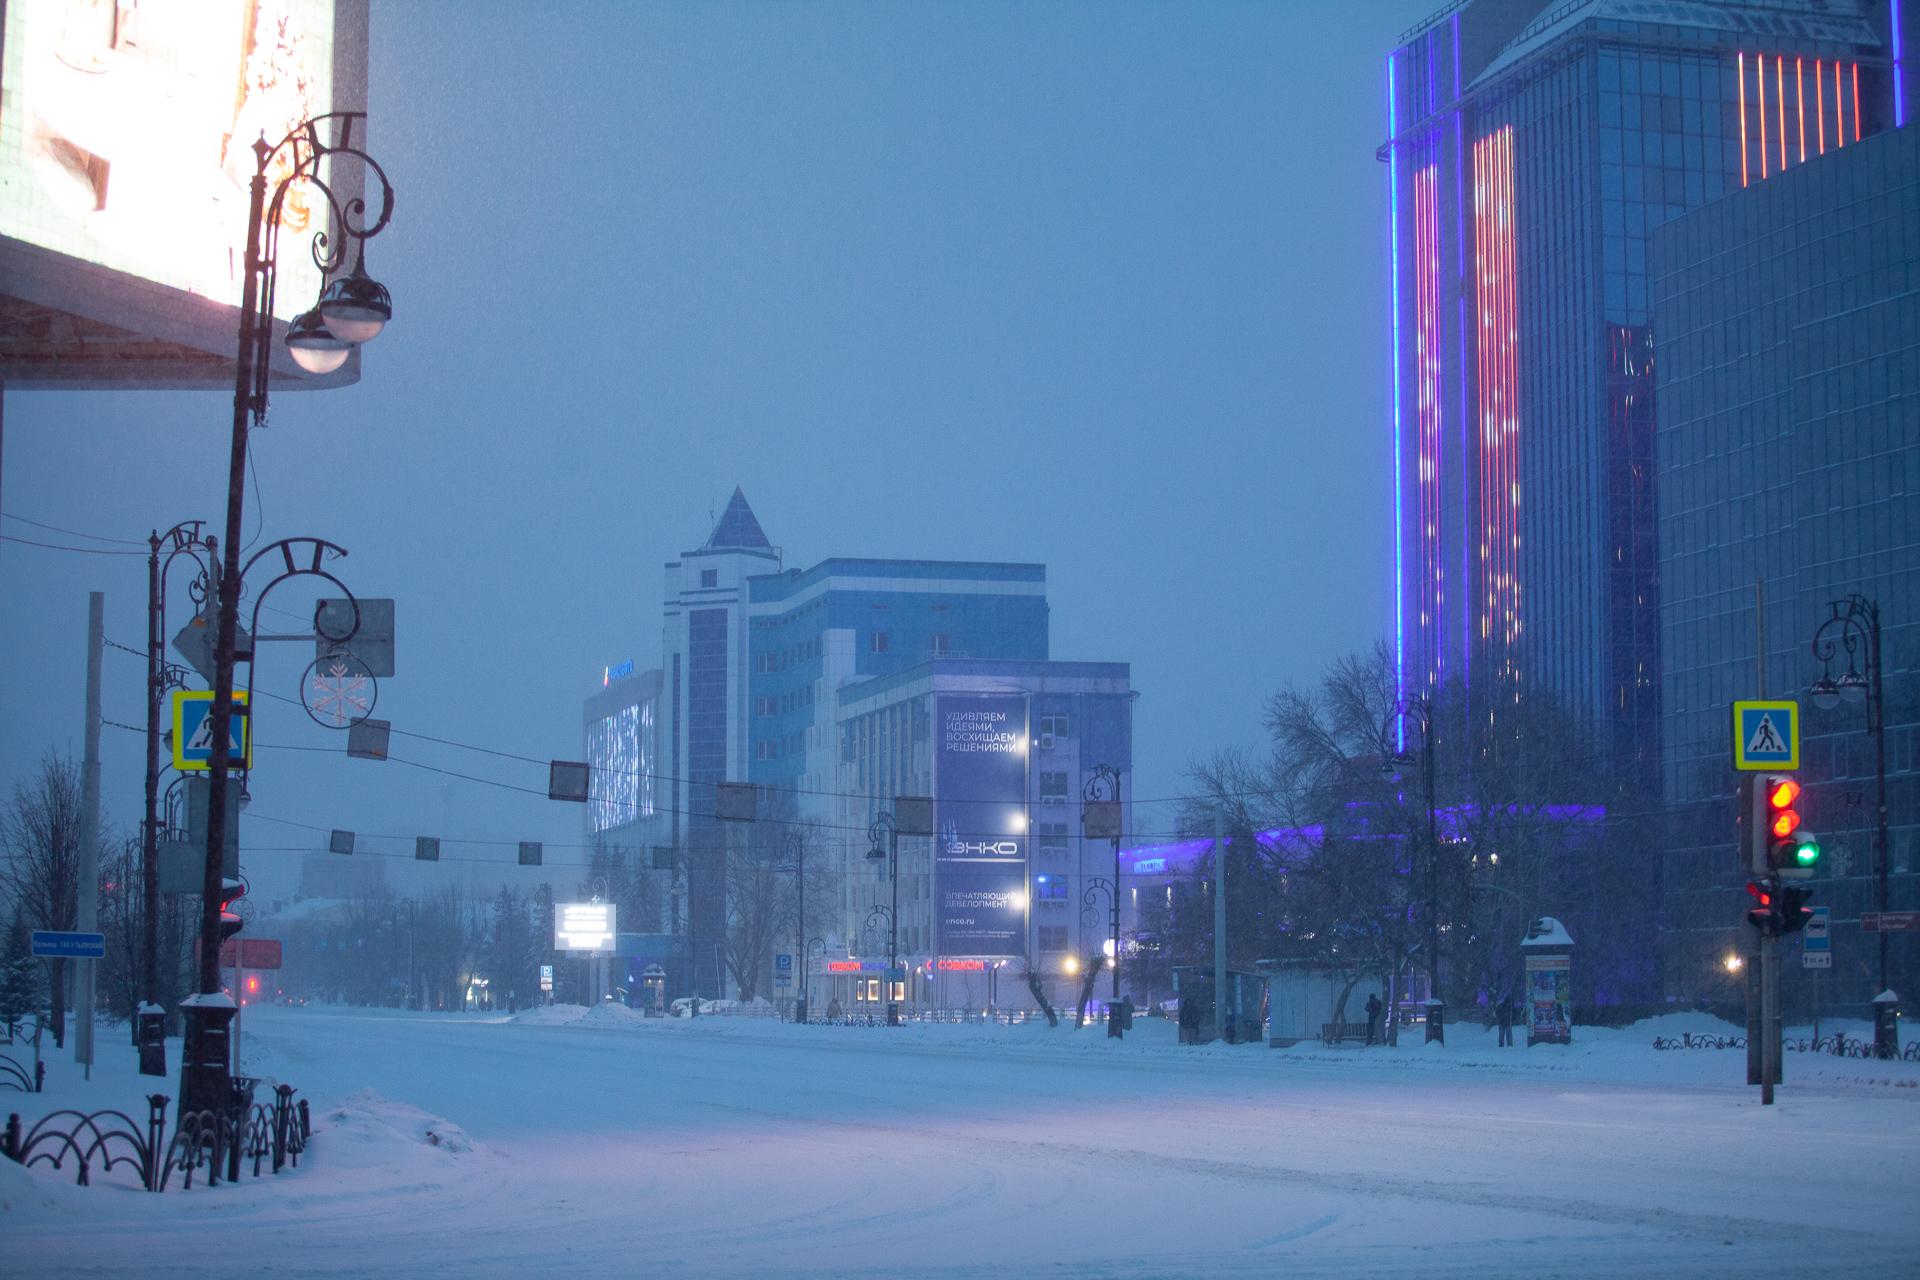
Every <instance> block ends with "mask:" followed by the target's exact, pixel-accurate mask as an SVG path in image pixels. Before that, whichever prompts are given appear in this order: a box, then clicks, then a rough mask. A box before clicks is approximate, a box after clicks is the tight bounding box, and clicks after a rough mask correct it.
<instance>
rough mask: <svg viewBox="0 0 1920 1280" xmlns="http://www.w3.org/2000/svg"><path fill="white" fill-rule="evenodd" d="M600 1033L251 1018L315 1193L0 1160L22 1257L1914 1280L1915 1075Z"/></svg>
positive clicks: (1705, 1058)
mask: <svg viewBox="0 0 1920 1280" xmlns="http://www.w3.org/2000/svg"><path fill="white" fill-rule="evenodd" d="M583 1012H584V1011H582V1010H580V1009H578V1008H577V1007H574V1008H556V1009H550V1010H540V1011H536V1012H534V1013H532V1014H524V1015H521V1017H520V1018H519V1019H518V1020H507V1019H504V1018H502V1019H492V1020H486V1021H481V1020H474V1019H458V1018H446V1017H434V1016H408V1015H404V1014H397V1013H376V1012H364V1011H347V1010H329V1009H310V1008H303V1009H262V1010H249V1011H248V1015H247V1021H248V1030H247V1039H248V1049H247V1051H248V1053H249V1055H250V1065H249V1067H248V1069H249V1071H260V1072H262V1073H264V1074H267V1075H269V1076H276V1077H280V1078H284V1079H285V1080H287V1081H289V1082H291V1083H294V1084H296V1085H298V1086H299V1087H300V1088H301V1089H302V1090H303V1092H305V1093H306V1094H307V1095H308V1096H309V1097H311V1098H312V1099H313V1106H314V1119H315V1127H316V1130H317V1133H316V1136H315V1139H314V1143H313V1146H312V1147H311V1149H310V1150H309V1153H308V1156H307V1157H306V1159H305V1160H304V1161H303V1163H302V1166H301V1168H300V1169H299V1170H298V1171H294V1172H289V1173H286V1174H284V1175H282V1176H281V1177H279V1178H278V1179H273V1178H266V1179H261V1180H259V1181H255V1180H253V1179H251V1178H248V1179H243V1180H242V1182H241V1183H240V1184H239V1185H238V1186H231V1187H221V1188H218V1189H214V1190H211V1191H209V1190H206V1189H204V1188H199V1187H196V1188H195V1189H194V1190H192V1191H190V1192H180V1191H170V1192H168V1193H167V1194H165V1195H161V1196H154V1195H147V1194H144V1193H140V1192H136V1191H132V1190H127V1189H124V1188H123V1187H122V1186H120V1185H113V1186H107V1185H102V1186H96V1187H94V1188H90V1189H79V1188H74V1187H71V1186H69V1185H67V1184H68V1182H69V1181H70V1177H65V1178H56V1176H55V1175H53V1174H52V1173H50V1172H48V1171H47V1170H45V1169H39V1170H36V1171H34V1172H33V1173H32V1174H23V1173H22V1172H21V1171H20V1170H19V1169H17V1168H16V1167H15V1166H12V1165H0V1199H3V1200H4V1202H5V1212H4V1217H0V1221H4V1223H5V1230H6V1234H7V1236H8V1237H9V1240H10V1244H9V1251H10V1257H11V1258H12V1260H13V1265H16V1266H17V1265H19V1264H20V1263H21V1261H22V1260H23V1258H24V1259H25V1260H26V1261H28V1262H30V1264H31V1265H29V1266H24V1267H21V1270H20V1271H19V1272H18V1273H19V1274H35V1275H56V1274H57V1275H94V1274H100V1275H104V1274H127V1273H128V1269H129V1268H130V1267H132V1266H134V1265H135V1264H136V1261H137V1264H138V1270H140V1271H141V1272H142V1273H144V1274H150V1275H185V1274H189V1273H191V1272H193V1271H195V1265H194V1261H193V1258H194V1250H195V1249H196V1248H198V1247H203V1246H205V1245H206V1244H208V1243H210V1242H212V1241H215V1240H217V1241H218V1243H219V1246H220V1247H221V1248H222V1249H223V1250H226V1251H230V1256H233V1257H240V1258H253V1259H262V1260H264V1259H271V1260H272V1263H271V1270H272V1271H273V1272H274V1273H276V1274H288V1275H355V1276H359V1275H365V1276H375V1275H379V1276H389V1275H390V1276H414V1275H423V1274H481V1275H552V1274H560V1273H565V1274H569V1275H608V1276H613V1275H631V1274H648V1275H743V1276H744V1275H765V1276H783V1275H833V1276H840V1277H845V1276H896V1275H916V1276H953V1277H960V1276H982V1275H1037V1274H1046V1275H1057V1276H1068V1277H1080V1276H1088V1277H1091V1276H1169V1277H1172V1276H1188V1275H1202V1274H1204V1275H1220V1276H1255V1275H1262V1276H1265V1275H1276V1274H1290V1275H1333V1274H1341V1275H1409V1276H1411V1275H1420V1276H1436V1275H1437V1276H1448V1275H1469V1274H1477V1275H1489V1274H1495V1275H1619V1274H1624V1273H1637V1274H1687V1275H1727V1276H1735V1275H1747V1276H1751V1275H1804V1274H1806V1272H1807V1269H1808V1267H1809V1266H1810V1265H1811V1264H1812V1262H1813V1259H1811V1258H1810V1257H1809V1256H1808V1254H1807V1246H1806V1242H1807V1240H1808V1239H1809V1238H1814V1237H1810V1236H1809V1235H1808V1234H1807V1233H1809V1232H1814V1231H1818V1232H1819V1235H1818V1237H1817V1238H1819V1239H1822V1240H1823V1241H1824V1242H1825V1243H1823V1244H1822V1245H1821V1247H1820V1250H1819V1257H1820V1261H1821V1263H1823V1264H1831V1263H1844V1264H1846V1265H1849V1266H1866V1267H1872V1268H1875V1269H1876V1272H1877V1274H1883V1275H1893V1274H1914V1273H1915V1271H1916V1269H1920V1226H1916V1223H1915V1220H1914V1216H1913V1213H1912V1206H1913V1200H1912V1196H1913V1187H1914V1186H1915V1185H1916V1175H1920V1105H1916V1104H1920V1088H1915V1087H1914V1086H1915V1085H1916V1084H1920V1067H1917V1066H1916V1065H1915V1064H1911V1063H1891V1064H1888V1063H1869V1062H1859V1061H1838V1060H1829V1059H1809V1058H1807V1057H1805V1056H1804V1055H1798V1054H1792V1055H1789V1057H1788V1062H1787V1064H1786V1070H1787V1083H1786V1084H1785V1085H1784V1086H1783V1087H1782V1089H1781V1091H1780V1096H1781V1101H1780V1104H1779V1105H1778V1106H1776V1107H1774V1108H1772V1109H1770V1110H1766V1109H1762V1108H1761V1107H1760V1106H1759V1105H1758V1100H1757V1091H1756V1090H1751V1089H1746V1088H1744V1087H1741V1086H1740V1085H1739V1081H1738V1078H1737V1077H1738V1073H1739V1072H1740V1070H1741V1056H1740V1055H1739V1054H1738V1053H1735V1052H1725V1051H1718V1052H1716V1051H1705V1052H1691V1053H1689V1052H1674V1053H1655V1052H1653V1051H1652V1050H1651V1048H1650V1047H1649V1044H1650V1041H1651V1039H1652V1036H1653V1034H1655V1031H1654V1030H1649V1029H1648V1028H1650V1027H1654V1026H1655V1025H1656V1024H1643V1025H1642V1026H1641V1027H1639V1028H1635V1029H1633V1030H1631V1031H1617V1032H1608V1031H1592V1032H1587V1033H1585V1035H1584V1037H1583V1042H1582V1043H1579V1044H1576V1045H1575V1046H1573V1047H1572V1048H1571V1049H1562V1048H1549V1047H1546V1046H1542V1047H1540V1048H1538V1049H1534V1050H1524V1049H1522V1050H1506V1051H1499V1050H1495V1049H1494V1048H1492V1041H1491V1037H1489V1036H1485V1035H1483V1034H1482V1033H1481V1032H1479V1031H1478V1029H1470V1028H1454V1029H1453V1031H1454V1036H1455V1041H1456V1042H1455V1044H1454V1045H1451V1046H1449V1047H1448V1048H1447V1049H1445V1050H1428V1049H1425V1048H1414V1047H1405V1046H1403V1047H1402V1048H1400V1049H1398V1050H1385V1049H1376V1050H1370V1051H1361V1050H1345V1051H1329V1050H1322V1049H1318V1048H1308V1047H1298V1048H1295V1049H1292V1050H1283V1051H1276V1050H1270V1049H1267V1048H1264V1047H1240V1048H1230V1047H1227V1046H1209V1047H1207V1048H1205V1049H1200V1050H1192V1049H1188V1050H1181V1049H1179V1048H1177V1047H1176V1046H1175V1045H1174V1044H1173V1043H1172V1035H1171V1032H1172V1028H1171V1026H1169V1025H1168V1024H1165V1023H1161V1022H1157V1021H1151V1020H1149V1021H1145V1022H1143V1023H1142V1024H1141V1030H1140V1031H1138V1032H1136V1033H1135V1034H1134V1035H1133V1036H1131V1037H1130V1038H1129V1039H1128V1040H1127V1041H1126V1042H1125V1043H1124V1044H1114V1043H1112V1042H1109V1041H1108V1040H1106V1039H1105V1038H1104V1037H1103V1036H1102V1035H1101V1034H1100V1033H1098V1032H1097V1031H1094V1030H1091V1029H1090V1030H1087V1031H1083V1032H1078V1033H1076V1032H1074V1031H1072V1030H1071V1029H1070V1028H1068V1027H1064V1026H1063V1027H1062V1028H1060V1029H1058V1030H1055V1031H1051V1032H1049V1031H1047V1030H1046V1029H1044V1027H1018V1028H1004V1027H1000V1028H990V1029H989V1028H978V1027H952V1026H927V1027H922V1026H913V1027H908V1028H905V1029H902V1030H899V1031H895V1032H889V1031H886V1030H883V1029H867V1028H829V1027H810V1028H797V1027H793V1026H788V1025H783V1024H779V1023H772V1022H766V1021H758V1020H746V1019H742V1020H732V1019H722V1018H705V1019H700V1020H698V1021H697V1022H691V1023H689V1022H686V1021H679V1020H668V1021H653V1022H647V1021H643V1020H641V1019H639V1018H638V1017H636V1016H633V1015H631V1014H629V1013H628V1011H626V1010H624V1009H620V1008H614V1007H605V1008H601V1009H598V1010H595V1011H593V1012H592V1013H590V1014H584V1016H582V1015H583ZM561 1019H572V1021H561ZM1668 1023H1671V1024H1672V1026H1671V1027H1669V1026H1667V1025H1666V1024H1668ZM1705 1025H1706V1024H1705V1022H1704V1020H1695V1021H1693V1022H1687V1021H1685V1020H1682V1019H1668V1020H1663V1023H1662V1024H1659V1025H1658V1031H1659V1033H1660V1034H1677V1030H1678V1029H1679V1028H1680V1027H1682V1026H1696V1027H1704V1026H1705ZM103 1042H104V1037H103ZM170 1050H171V1051H177V1044H175V1045H171V1046H170ZM121 1058H130V1055H127V1054H124V1053H120V1054H117V1055H114V1056H113V1057H112V1059H111V1060H110V1062H109V1064H108V1067H107V1069H106V1070H105V1071H104V1072H102V1073H101V1074H100V1075H99V1077H98V1078H97V1079H96V1081H95V1082H94V1083H93V1084H92V1085H90V1086H87V1085H81V1084H80V1083H79V1082H78V1081H77V1080H76V1079H75V1072H74V1071H73V1069H72V1067H71V1066H70V1064H68V1063H66V1062H62V1061H60V1060H59V1059H58V1058H57V1057H56V1058H55V1059H54V1060H53V1062H54V1065H53V1070H52V1081H53V1084H52V1085H51V1086H50V1091H49V1093H48V1094H47V1095H46V1096H45V1097H44V1098H41V1099H35V1098H27V1099H24V1100H22V1101H24V1104H25V1105H24V1106H23V1110H24V1111H25V1112H26V1114H27V1115H28V1116H29V1117H31V1116H32V1115H34V1114H36V1112H35V1111H34V1110H33V1108H35V1107H39V1108H43V1109H44V1110H52V1109H54V1108H55V1107H56V1106H73V1105H82V1106H86V1107H88V1108H94V1107H100V1106H106V1105H115V1104H117V1105H122V1106H125V1105H128V1104H129V1103H131V1102H133V1101H134V1100H135V1099H136V1098H137V1097H138V1095H139V1093H140V1081H139V1078H138V1077H137V1076H134V1075H132V1074H131V1065H130V1061H129V1062H121V1061H120V1059H121ZM122 1072H124V1074H117V1073H122ZM173 1087H174V1082H172V1081H169V1082H168V1084H167V1086H166V1088H167V1090H168V1091H169V1092H171V1091H172V1089H173ZM16 1099H18V1095H9V1097H8V1103H9V1106H10V1107H12V1106H21V1105H22V1101H17V1100H16ZM429 1131H431V1133H432V1134H433V1138H431V1139H429V1138H428V1137H427V1134H428V1132H429ZM106 1181H108V1182H112V1181H113V1180H112V1179H108V1180H106ZM249 1269H253V1268H249Z"/></svg>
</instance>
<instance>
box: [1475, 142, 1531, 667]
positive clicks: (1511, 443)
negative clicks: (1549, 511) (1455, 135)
mask: <svg viewBox="0 0 1920 1280" xmlns="http://www.w3.org/2000/svg"><path fill="white" fill-rule="evenodd" d="M1473 159H1474V165H1473V168H1474V179H1473V188H1474V258H1475V268H1476V272H1477V280H1478V286H1479V288H1478V292H1479V307H1478V310H1479V342H1478V343H1477V344H1476V345H1477V348H1478V350H1477V357H1478V361H1479V374H1480V377H1479V398H1480V405H1479V409H1480V562H1481V579H1482V584H1483V586H1482V595H1481V613H1480V635H1481V638H1482V641H1483V642H1485V643H1488V644H1493V643H1498V645H1499V652H1498V654H1497V655H1496V657H1495V669H1496V670H1497V671H1498V672H1500V673H1501V674H1503V675H1505V676H1509V677H1511V676H1513V675H1514V674H1515V667H1514V651H1515V648H1516V646H1517V642H1518V640H1519V637H1520V604H1521V592H1520V580H1519V552H1520V473H1519V466H1518V462H1519V443H1520V441H1519V435H1520V421H1519V404H1518V399H1519V334H1518V324H1517V315H1516V305H1515V303H1516V297H1515V284H1516V281H1515V278H1514V275H1515V273H1514V262H1515V252H1514V250H1515V239H1514V223H1513V217H1514V208H1513V127H1512V126H1511V125H1508V126H1506V127H1504V128H1502V129H1500V130H1499V131H1498V132H1497V133H1492V134H1489V135H1487V136H1486V137H1484V138H1482V139H1480V140H1479V141H1478V142H1477V143H1475V144H1474V154H1473Z"/></svg>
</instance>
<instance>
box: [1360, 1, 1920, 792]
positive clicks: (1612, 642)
mask: <svg viewBox="0 0 1920 1280" xmlns="http://www.w3.org/2000/svg"><path fill="white" fill-rule="evenodd" d="M1892 19H1893V15H1892V11H1891V9H1890V8H1889V6H1888V5H1887V4H1886V3H1885V2H1884V0H1859V3H1854V2H1853V0H1833V3H1830V4H1823V5H1813V4H1807V5H1804V6H1803V5H1791V4H1790V5H1780V4H1760V3H1753V4H1745V3H1738V2H1737V0H1692V2H1689V3H1660V2H1657V0H1587V2H1585V3H1577V2H1576V3H1561V4H1554V5H1548V4H1544V3H1542V4H1527V3H1513V2H1511V0H1470V2H1469V3H1466V4H1464V5H1458V6H1453V7H1450V8H1449V9H1447V10H1446V11H1444V12H1443V13H1442V14H1441V15H1440V16H1439V17H1437V18H1435V19H1434V20H1432V21H1430V22H1429V23H1427V24H1425V25H1423V26H1422V27H1420V28H1417V29H1416V30H1415V31H1414V32H1411V33H1409V35H1408V37H1407V38H1406V40H1405V43H1403V45H1402V46H1401V47H1400V48H1399V49H1397V50H1396V51H1395V52H1394V54H1393V55H1392V56H1391V57H1390V59H1389V61H1388V67H1387V78H1388V86H1389V90H1388V92H1389V103H1388V121H1389V131H1390V136H1389V139H1388V141H1387V143H1386V145H1385V146H1384V147H1383V148H1382V150H1381V158H1382V159H1383V160H1384V161H1385V162H1386V164H1387V167H1388V171H1389V172H1388V183H1387V186H1388V198H1389V201H1390V206H1391V207H1390V227H1391V237H1392V243H1391V254H1392V262H1393V281H1394V286H1393V297H1392V307H1393V317H1392V319H1393V333H1394V344H1395V351H1394V365H1393V379H1394V391H1395V394H1394V406H1395V409H1394V422H1393V431H1394V440H1395V449H1396V455H1395V456H1396V459H1397V462H1396V466H1397V471H1396V475H1395V492H1396V495H1397V497H1396V529H1397V540H1396V547H1397V554H1396V565H1395V572H1396V584H1397V596H1398V600H1399V607H1398V611H1397V627H1396V647H1397V652H1398V654H1399V660H1400V665H1401V672H1402V682H1403V685H1405V686H1406V687H1408V688H1409V689H1418V688H1420V687H1423V686H1425V685H1428V684H1430V683H1437V682H1441V681H1445V680H1448V679H1454V678H1459V679H1464V680H1466V681H1467V682H1468V683H1469V684H1470V685H1471V686H1472V688H1473V689H1474V691H1475V698H1474V702H1473V706H1474V708H1475V714H1476V715H1477V716H1480V717H1484V718H1486V719H1493V718H1496V717H1497V714H1498V710H1499V707H1500V706H1501V704H1502V703H1503V702H1505V701H1509V700H1510V699H1511V698H1512V697H1514V696H1517V695H1518V694H1519V693H1520V692H1521V691H1523V690H1528V689H1536V690H1544V691H1546V692H1548V693H1550V694H1552V695H1553V696H1554V697H1556V698H1557V699H1558V700H1560V701H1561V702H1562V703H1564V704H1565V705H1566V706H1567V707H1569V708H1570V709H1571V710H1572V711H1573V712H1574V713H1575V714H1576V715H1578V716H1579V717H1580V718H1581V719H1582V720H1583V721H1585V722H1586V724H1587V725H1588V726H1589V732H1588V734H1587V739H1588V741H1590V742H1591V743H1593V744H1594V750H1593V752H1592V763H1593V764H1595V765H1596V766H1599V765H1611V766H1613V767H1616V768H1618V769H1620V770H1621V771H1622V772H1623V773H1625V774H1626V775H1627V776H1629V777H1633V778H1637V779H1640V780H1643V781H1645V782H1647V783H1651V782H1652V780H1653V778H1654V776H1655V775H1656V772H1657V768H1656V762H1657V753H1658V745H1659V715H1660V702H1659V698H1660V687H1661V686H1660V679H1659V666H1660V659H1659V602H1660V590H1661V587H1660V577H1659V568H1660V565H1659V555H1658V550H1657V539H1656V503H1657V501H1658V489H1657V485H1656V483H1655V466H1654V438H1655V432H1656V423H1657V409H1656V401H1655V397H1654V396H1653V394H1652V391H1653V385H1652V383H1653V370H1654V367H1655V360H1654V351H1655V347H1656V336H1657V335H1656V332H1655V330H1654V328H1653V325H1652V305H1653V303H1652V288H1651V283H1650V268H1649V265H1648V244H1649V238H1650V236H1651V235H1652V234H1653V230H1654V228H1656V227H1658V226H1659V225H1660V224H1661V223H1663V222H1665V221H1667V220H1668V219H1671V218H1673V217H1676V216H1678V215H1680V214H1681V213H1684V212H1685V211H1686V210H1688V209H1690V208H1693V207H1696V206H1698V205H1700V204H1702V203H1705V202H1708V201H1712V200H1715V199H1717V198H1719V197H1721V196H1723V195H1725V194H1726V193H1728V192H1732V191H1738V190H1740V189H1741V186H1742V183H1743V182H1744V183H1748V184H1759V183H1762V182H1764V181H1767V180H1769V179H1771V178H1773V177H1775V176H1778V175H1779V174H1780V172H1781V171H1782V167H1783V165H1784V167H1785V169H1786V170H1787V171H1788V172H1791V171H1792V170H1793V169H1796V168H1798V167H1800V166H1801V165H1803V164H1806V163H1809V162H1811V161H1812V160H1817V159H1819V158H1820V156H1821V154H1822V151H1821V149H1822V147H1823V146H1824V147H1825V149H1826V150H1827V151H1828V152H1835V151H1840V150H1843V149H1844V148H1845V147H1847V146H1851V145H1858V142H1857V139H1858V138H1865V137H1871V136H1872V135H1873V134H1874V133H1876V132H1878V131H1880V130H1883V129H1884V128H1886V127H1888V126H1889V125H1890V123H1891V119H1892V114H1893V110H1894V108H1893V93H1892V86H1893V82H1894V80H1893V75H1892V73H1891V69H1890V67H1889V61H1890V59H1889V50H1890V44H1891V42H1890V39H1889V37H1890V34H1891V27H1890V23H1891V22H1892ZM1836 77H1837V78H1838V79H1837V80H1836ZM1836 83H1837V84H1838V86H1839V88H1835V84H1836ZM1856 86H1857V103H1858V105H1857V106H1856ZM1842 90H1844V100H1843V101H1836V100H1835V99H1836V95H1839V94H1840V93H1841V91H1842ZM1783 92H1784V93H1785V94H1786V95H1787V96H1784V97H1783V96H1782V94H1783ZM1822 104H1824V107H1823V105H1822ZM1823 110H1824V112H1825V114H1824V115H1823V114H1822V112H1823ZM1803 116H1804V119H1805V123H1804V124H1803V122H1802V121H1803ZM1783 122H1785V123H1786V124H1787V126H1788V129H1789V131H1788V132H1787V133H1783V132H1782V129H1781V126H1782V123H1783ZM1842 122H1844V133H1843V132H1842V130H1841V125H1842ZM1763 144H1764V149H1763ZM1803 150H1804V153H1805V156H1804V158H1803V154H1802V153H1803Z"/></svg>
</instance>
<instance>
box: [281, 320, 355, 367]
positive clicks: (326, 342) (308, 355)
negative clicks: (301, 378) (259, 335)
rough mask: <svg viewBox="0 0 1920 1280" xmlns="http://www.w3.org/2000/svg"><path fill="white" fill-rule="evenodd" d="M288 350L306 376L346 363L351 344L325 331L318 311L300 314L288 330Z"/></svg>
mask: <svg viewBox="0 0 1920 1280" xmlns="http://www.w3.org/2000/svg"><path fill="white" fill-rule="evenodd" d="M287 350H288V352H290V353H291V354H292V356H293V361H294V363H295V364H297V365H299V366H300V367H301V368H302V369H305V370H306V371H307V372H308V373H332V372H333V371H334V370H335V369H338V368H339V367H340V366H341V365H343V364H345V363H346V362H347V356H348V354H349V353H351V352H352V351H353V344H352V343H351V342H347V341H345V340H343V339H341V338H339V337H337V336H336V335H335V334H334V332H333V331H332V330H331V329H329V328H327V324H326V321H324V320H322V319H321V318H320V313H319V312H318V311H303V312H301V313H300V314H299V315H297V316H295V317H294V320H293V323H292V324H291V325H289V326H288V328H287Z"/></svg>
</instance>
